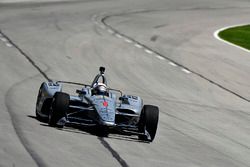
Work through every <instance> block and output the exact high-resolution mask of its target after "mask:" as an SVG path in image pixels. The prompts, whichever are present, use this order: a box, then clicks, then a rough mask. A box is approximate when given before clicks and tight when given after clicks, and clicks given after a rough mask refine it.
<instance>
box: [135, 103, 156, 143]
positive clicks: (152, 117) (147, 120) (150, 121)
mask: <svg viewBox="0 0 250 167" xmlns="http://www.w3.org/2000/svg"><path fill="white" fill-rule="evenodd" d="M158 120H159V108H158V107H156V106H152V105H144V106H143V109H142V112H141V115H140V121H139V132H140V133H144V135H139V136H138V137H139V139H140V140H143V141H149V142H152V141H153V140H154V138H155V134H156V131H157V126H158ZM146 131H147V132H148V133H149V135H150V139H149V138H148V137H147V136H146V134H145V132H146Z"/></svg>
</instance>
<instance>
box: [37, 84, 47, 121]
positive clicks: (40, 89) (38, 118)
mask: <svg viewBox="0 0 250 167" xmlns="http://www.w3.org/2000/svg"><path fill="white" fill-rule="evenodd" d="M42 87H43V83H42V84H41V86H40V88H39V91H38V95H37V100H36V107H37V105H38V103H39V101H40V99H41V96H42ZM43 105H44V104H43ZM42 107H44V106H42ZM41 110H42V109H41ZM36 119H37V120H38V121H40V122H45V121H46V119H45V118H43V117H42V116H40V115H39V113H38V111H37V109H36Z"/></svg>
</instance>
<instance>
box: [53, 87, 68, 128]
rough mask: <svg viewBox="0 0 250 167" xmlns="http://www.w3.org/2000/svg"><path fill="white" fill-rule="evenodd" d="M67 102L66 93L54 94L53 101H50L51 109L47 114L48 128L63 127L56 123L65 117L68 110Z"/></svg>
mask: <svg viewBox="0 0 250 167" xmlns="http://www.w3.org/2000/svg"><path fill="white" fill-rule="evenodd" d="M69 101H70V97H69V95H68V94H67V93H63V92H56V93H55V95H54V97H53V101H52V108H51V111H50V113H49V121H48V124H49V126H52V127H61V128H62V127H63V125H62V126H58V125H57V122H58V121H59V120H60V119H61V118H63V117H66V115H67V111H68V109H69Z"/></svg>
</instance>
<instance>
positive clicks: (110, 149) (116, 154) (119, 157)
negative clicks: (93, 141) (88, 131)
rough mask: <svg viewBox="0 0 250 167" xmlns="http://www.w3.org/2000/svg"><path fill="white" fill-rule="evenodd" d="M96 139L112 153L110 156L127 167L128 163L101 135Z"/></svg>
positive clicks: (123, 166)
mask: <svg viewBox="0 0 250 167" xmlns="http://www.w3.org/2000/svg"><path fill="white" fill-rule="evenodd" d="M98 139H99V140H100V141H101V144H102V145H103V146H104V147H105V148H106V149H107V150H108V151H109V152H110V153H111V154H112V156H113V157H114V158H115V159H116V160H117V161H118V163H119V164H120V165H121V166H122V167H129V165H128V164H127V163H126V161H125V160H124V159H123V158H122V157H121V156H120V155H119V153H118V152H117V151H115V150H114V149H113V148H112V147H111V146H110V144H109V143H108V142H107V141H106V140H104V138H102V137H98Z"/></svg>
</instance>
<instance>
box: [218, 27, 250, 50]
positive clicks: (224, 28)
mask: <svg viewBox="0 0 250 167" xmlns="http://www.w3.org/2000/svg"><path fill="white" fill-rule="evenodd" d="M244 25H249V23H246V24H237V25H232V26H227V27H223V28H220V29H219V30H216V31H215V32H214V37H215V38H216V39H218V40H220V41H222V42H224V43H226V44H228V45H231V46H234V47H236V48H238V49H241V50H243V51H245V52H248V53H250V50H248V49H245V48H243V47H241V46H238V45H235V44H233V43H231V42H228V41H226V40H224V39H222V38H220V37H219V33H220V32H221V31H224V30H226V29H229V28H233V27H239V26H244Z"/></svg>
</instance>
